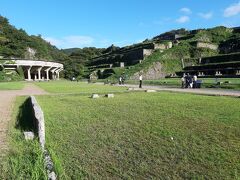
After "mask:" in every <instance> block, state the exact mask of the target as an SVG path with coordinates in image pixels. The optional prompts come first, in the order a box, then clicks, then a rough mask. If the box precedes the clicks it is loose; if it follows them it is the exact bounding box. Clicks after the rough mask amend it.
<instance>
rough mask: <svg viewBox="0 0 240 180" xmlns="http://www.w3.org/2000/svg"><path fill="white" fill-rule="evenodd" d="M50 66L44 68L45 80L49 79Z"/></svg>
mask: <svg viewBox="0 0 240 180" xmlns="http://www.w3.org/2000/svg"><path fill="white" fill-rule="evenodd" d="M51 68H52V67H50V68H47V69H46V70H45V72H46V76H47V77H46V80H47V81H49V70H50V69H51Z"/></svg>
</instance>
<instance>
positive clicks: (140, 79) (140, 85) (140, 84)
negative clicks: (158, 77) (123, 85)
mask: <svg viewBox="0 0 240 180" xmlns="http://www.w3.org/2000/svg"><path fill="white" fill-rule="evenodd" d="M139 88H142V74H140V76H139Z"/></svg>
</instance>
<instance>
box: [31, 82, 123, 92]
mask: <svg viewBox="0 0 240 180" xmlns="http://www.w3.org/2000/svg"><path fill="white" fill-rule="evenodd" d="M35 84H36V85H38V86H39V87H40V88H42V89H44V90H45V91H48V92H50V93H87V94H91V93H107V92H123V91H125V90H126V88H124V87H116V86H110V85H100V84H88V83H86V82H76V81H75V82H71V81H54V82H38V83H35Z"/></svg>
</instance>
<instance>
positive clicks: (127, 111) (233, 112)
mask: <svg viewBox="0 0 240 180" xmlns="http://www.w3.org/2000/svg"><path fill="white" fill-rule="evenodd" d="M42 85H43V83H42V84H41V86H42ZM51 91H53V90H51ZM37 100H38V101H39V103H40V105H41V107H42V108H43V111H44V113H45V120H46V133H47V134H46V138H47V139H46V140H47V147H48V148H49V151H50V152H51V155H52V157H53V160H54V162H55V166H56V169H57V172H58V174H59V176H60V178H61V179H80V178H90V179H94V178H95V179H119V178H121V179H161V178H164V179H238V178H239V177H240V148H239V147H240V128H239V127H240V111H239V106H240V101H239V99H237V98H229V97H212V96H200V95H189V94H176V93H167V92H160V93H153V94H151V93H143V92H138V93H121V94H116V96H115V98H112V99H107V98H100V99H90V98H88V97H87V96H78V95H62V96H38V97H37Z"/></svg>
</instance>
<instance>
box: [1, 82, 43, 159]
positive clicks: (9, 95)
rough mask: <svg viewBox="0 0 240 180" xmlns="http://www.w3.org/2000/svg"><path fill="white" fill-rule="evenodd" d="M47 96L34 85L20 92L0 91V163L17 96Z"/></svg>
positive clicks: (28, 85)
mask: <svg viewBox="0 0 240 180" xmlns="http://www.w3.org/2000/svg"><path fill="white" fill-rule="evenodd" d="M42 94H47V92H45V91H44V90H42V89H40V88H39V87H37V86H35V85H34V84H26V85H25V87H24V88H23V89H22V90H5V91H0V161H1V157H2V156H4V154H5V152H6V151H7V149H8V145H7V133H8V123H9V121H10V120H11V115H12V108H13V105H14V101H15V99H16V97H17V96H23V95H42Z"/></svg>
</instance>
